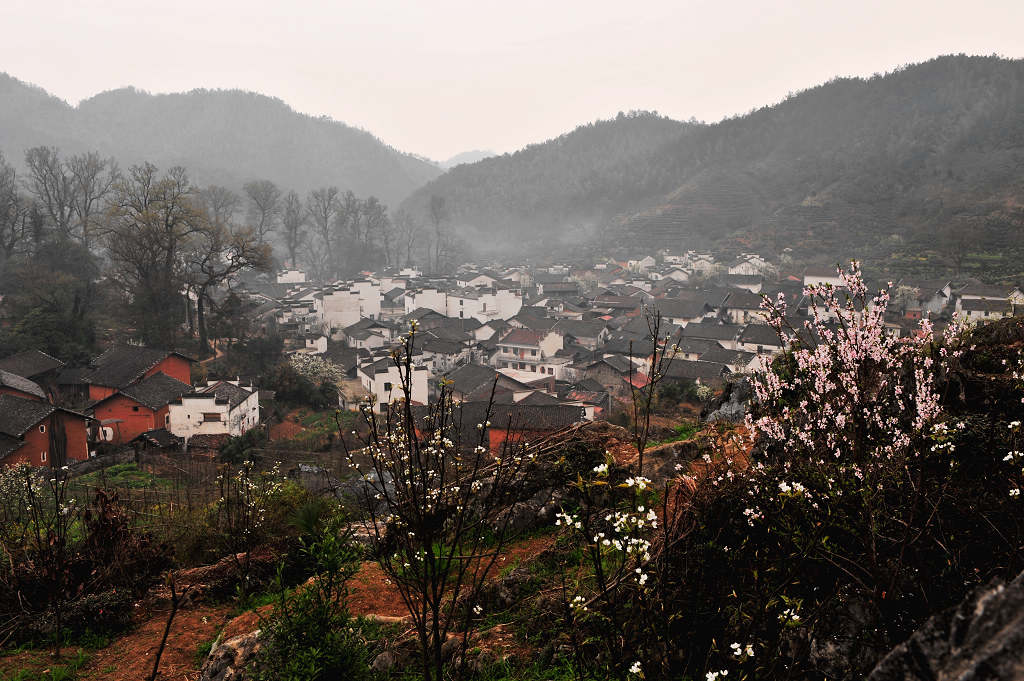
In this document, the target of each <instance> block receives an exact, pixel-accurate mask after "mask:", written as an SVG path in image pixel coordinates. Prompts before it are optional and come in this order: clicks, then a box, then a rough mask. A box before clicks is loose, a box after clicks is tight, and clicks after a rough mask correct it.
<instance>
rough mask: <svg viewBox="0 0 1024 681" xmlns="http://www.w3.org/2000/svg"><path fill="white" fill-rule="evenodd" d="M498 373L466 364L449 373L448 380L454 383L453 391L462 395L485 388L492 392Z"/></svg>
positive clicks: (487, 368)
mask: <svg viewBox="0 0 1024 681" xmlns="http://www.w3.org/2000/svg"><path fill="white" fill-rule="evenodd" d="M497 373H498V372H497V371H495V370H494V369H492V368H491V367H485V366H481V365H479V364H465V365H463V366H461V367H459V368H458V369H455V370H454V371H451V372H449V373H448V374H447V376H446V378H447V379H448V380H450V381H451V382H452V390H454V391H455V392H457V393H459V394H461V395H469V394H472V393H474V392H476V391H478V390H481V389H483V388H485V387H486V388H487V390H488V391H490V387H491V384H493V383H494V378H495V375H496V374H497Z"/></svg>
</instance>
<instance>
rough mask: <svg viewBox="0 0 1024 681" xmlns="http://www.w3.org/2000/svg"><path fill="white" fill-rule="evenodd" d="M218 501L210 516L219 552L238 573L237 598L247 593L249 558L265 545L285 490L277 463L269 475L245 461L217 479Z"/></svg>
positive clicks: (267, 472)
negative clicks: (276, 506) (268, 528)
mask: <svg viewBox="0 0 1024 681" xmlns="http://www.w3.org/2000/svg"><path fill="white" fill-rule="evenodd" d="M217 486H218V489H219V490H220V498H219V499H218V500H217V501H216V502H215V503H214V508H213V516H214V519H215V523H216V528H217V535H218V537H219V539H220V542H221V548H222V550H223V551H226V552H227V553H228V555H229V556H230V557H231V558H232V560H233V561H234V562H235V566H236V568H237V569H238V573H239V577H240V582H239V587H238V591H239V596H240V597H241V598H244V597H245V596H246V595H247V594H248V593H249V588H250V584H249V580H250V567H251V561H250V555H251V553H252V551H253V549H255V548H256V547H257V546H259V545H260V544H261V543H262V542H264V541H266V539H267V537H268V534H267V532H266V529H267V521H268V517H269V516H270V515H271V514H273V513H274V512H275V511H277V510H279V509H276V508H275V502H276V501H277V500H278V497H279V495H280V493H281V492H282V491H283V489H284V477H283V476H282V475H281V470H280V463H277V464H275V465H274V466H273V468H271V469H270V470H269V471H260V470H258V469H257V468H256V466H255V464H253V462H252V461H244V462H242V465H241V466H239V467H238V469H236V470H235V472H234V473H230V474H228V473H227V471H226V470H224V471H222V472H221V473H220V474H219V475H218V476H217Z"/></svg>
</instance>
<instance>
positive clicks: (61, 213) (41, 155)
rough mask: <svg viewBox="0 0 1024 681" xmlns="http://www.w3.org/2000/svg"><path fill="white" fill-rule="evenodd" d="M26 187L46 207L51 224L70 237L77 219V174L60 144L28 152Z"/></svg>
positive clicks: (44, 208)
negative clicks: (59, 147)
mask: <svg viewBox="0 0 1024 681" xmlns="http://www.w3.org/2000/svg"><path fill="white" fill-rule="evenodd" d="M25 165H27V166H28V177H27V178H26V180H25V188H26V189H27V190H28V191H29V193H30V194H32V195H33V196H34V197H35V198H36V200H37V201H38V202H39V204H40V205H41V206H42V207H43V210H44V211H45V213H46V215H47V217H49V219H50V224H51V226H52V227H53V228H54V229H55V230H56V231H57V233H58V234H60V235H61V236H63V237H70V236H71V232H72V227H73V225H74V219H75V178H74V175H73V174H72V173H71V171H70V170H69V169H68V167H67V165H66V164H65V163H64V162H63V161H62V160H61V158H60V151H59V150H58V149H57V148H56V147H32V148H31V149H29V150H28V151H27V152H25Z"/></svg>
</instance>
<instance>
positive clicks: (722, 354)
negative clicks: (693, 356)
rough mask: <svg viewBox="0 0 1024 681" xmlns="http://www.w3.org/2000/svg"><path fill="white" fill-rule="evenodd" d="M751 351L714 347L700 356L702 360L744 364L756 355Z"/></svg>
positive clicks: (748, 362)
mask: <svg viewBox="0 0 1024 681" xmlns="http://www.w3.org/2000/svg"><path fill="white" fill-rule="evenodd" d="M756 356H757V355H755V354H754V353H752V352H745V351H743V350H728V349H726V348H723V347H716V348H712V349H711V350H708V351H707V352H705V353H704V354H702V355H701V356H700V361H702V362H717V363H719V364H737V365H740V366H746V365H748V364H750V361H751V360H752V359H754V357H756Z"/></svg>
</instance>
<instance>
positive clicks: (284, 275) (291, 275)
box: [277, 270, 306, 284]
mask: <svg viewBox="0 0 1024 681" xmlns="http://www.w3.org/2000/svg"><path fill="white" fill-rule="evenodd" d="M277 283H278V284H304V283H306V273H305V272H303V271H302V270H281V271H280V272H278V273H277Z"/></svg>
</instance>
